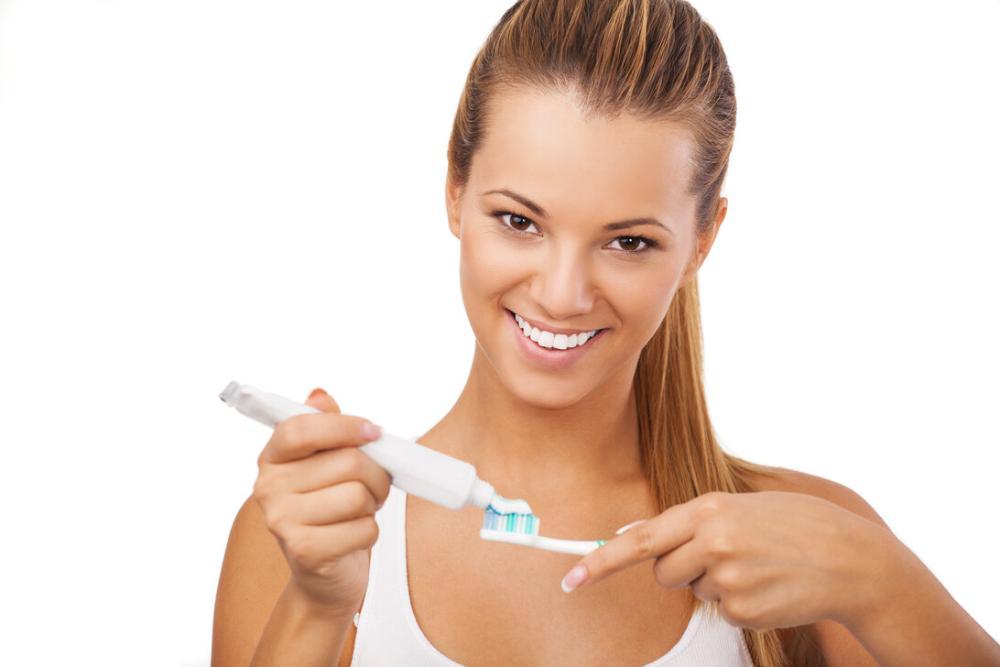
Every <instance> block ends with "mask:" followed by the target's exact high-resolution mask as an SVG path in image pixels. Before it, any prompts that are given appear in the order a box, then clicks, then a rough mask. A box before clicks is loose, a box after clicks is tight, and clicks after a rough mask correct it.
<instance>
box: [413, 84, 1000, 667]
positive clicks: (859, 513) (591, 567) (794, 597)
mask: <svg viewBox="0 0 1000 667" xmlns="http://www.w3.org/2000/svg"><path fill="white" fill-rule="evenodd" d="M493 104H494V105H495V106H494V113H493V115H492V116H491V121H490V126H489V128H488V132H487V136H486V138H485V141H484V143H483V145H482V147H481V149H480V150H479V151H478V152H477V153H476V155H475V158H474V160H473V164H472V167H471V173H470V177H469V181H468V183H467V184H466V186H465V187H464V189H460V188H458V187H456V186H455V184H453V183H450V182H449V183H446V188H445V196H446V207H447V212H448V224H449V228H450V230H451V232H452V234H453V235H454V236H455V237H456V238H457V239H459V241H460V252H461V289H462V298H463V301H464V305H465V308H466V311H467V313H468V316H469V321H470V324H471V326H472V328H473V331H474V332H475V337H476V346H475V350H474V354H473V362H472V368H471V371H470V374H469V378H468V381H467V383H466V386H465V387H464V389H463V391H462V393H461V395H460V396H459V398H458V400H457V401H456V403H455V405H454V407H453V408H452V409H451V410H450V411H449V413H448V414H447V415H446V416H445V417H444V418H443V419H442V420H441V421H440V422H438V423H437V424H436V425H435V426H434V427H433V428H432V429H431V430H430V431H429V432H428V433H426V434H425V435H424V436H422V437H421V438H419V440H420V442H421V443H423V444H425V445H427V446H430V447H434V448H436V449H438V450H440V451H444V452H445V453H448V454H450V455H452V456H456V457H459V458H462V459H464V460H467V461H469V462H471V463H472V464H473V465H475V466H476V468H477V470H478V472H479V475H480V477H481V478H483V479H487V480H490V481H491V483H493V484H494V485H495V486H496V487H497V489H498V491H499V492H500V493H502V494H505V495H507V496H508V497H521V498H526V499H530V502H531V505H532V507H533V509H534V510H535V513H536V515H538V516H540V517H543V519H544V522H545V525H547V526H549V527H550V528H549V529H545V528H544V527H543V530H542V532H543V533H544V534H550V535H554V536H558V537H566V538H569V539H586V538H592V537H593V536H594V535H595V533H596V534H608V535H611V534H613V533H614V530H615V529H616V528H618V527H620V526H623V525H625V524H626V523H629V522H631V521H633V520H634V519H635V517H636V516H644V517H650V520H649V521H647V522H645V523H642V524H639V526H637V527H636V528H634V529H632V530H629V531H628V532H626V533H625V534H624V535H622V536H620V537H618V538H616V539H614V540H611V541H609V543H608V544H606V545H605V546H604V547H602V548H601V549H599V550H597V551H595V552H593V553H591V554H589V555H588V556H586V557H584V558H582V559H580V558H579V557H574V556H566V555H558V554H552V553H543V552H536V551H534V550H531V549H524V548H521V547H515V546H510V545H497V544H495V543H490V544H486V543H484V542H483V541H482V540H479V539H478V537H477V528H478V526H479V524H480V522H481V513H480V512H479V511H477V510H473V509H472V508H466V509H465V510H463V511H461V512H453V511H449V510H444V509H442V508H439V507H437V506H436V505H433V504H431V503H428V502H425V501H423V500H422V499H420V498H416V497H408V501H409V503H408V509H407V534H408V544H407V554H408V561H409V563H408V567H409V574H410V586H411V591H410V594H411V600H412V606H413V609H414V613H415V615H416V617H417V620H418V623H419V625H420V626H421V628H422V630H423V632H424V634H425V635H426V636H427V637H428V638H429V639H430V640H431V643H432V644H433V645H434V646H435V647H437V648H438V650H440V651H442V652H443V653H445V654H446V655H448V656H449V657H451V658H452V659H454V660H457V661H460V662H462V663H464V664H481V663H484V662H489V661H490V660H494V661H496V660H500V661H501V662H504V663H507V662H511V663H532V664H547V663H549V662H570V663H572V664H602V663H604V662H606V661H607V660H608V659H611V658H614V659H615V660H618V661H620V662H622V663H623V664H625V663H628V664H633V663H635V664H641V663H643V662H646V661H650V660H653V659H655V658H657V657H659V656H660V655H662V654H663V653H665V652H666V651H667V650H668V649H669V648H670V647H671V646H673V645H674V644H675V643H676V641H677V640H678V639H679V637H680V634H681V633H682V632H683V630H684V628H685V626H686V625H687V622H688V619H689V617H690V601H691V598H690V595H691V594H693V595H695V596H697V597H699V598H701V599H706V600H709V599H710V600H719V601H720V603H721V610H722V611H723V614H724V615H728V618H729V619H730V621H731V622H732V623H733V624H734V625H740V626H743V627H756V628H790V629H791V631H789V630H784V631H782V637H783V639H784V640H785V641H786V642H788V641H790V640H791V638H792V637H793V636H794V634H795V633H796V632H797V633H801V634H802V635H804V636H806V637H808V638H809V639H810V640H811V641H813V642H814V643H815V645H816V646H817V647H818V648H819V650H820V652H821V653H822V654H823V657H824V658H825V660H826V661H827V663H828V664H831V665H865V664H878V663H876V658H878V661H879V662H880V663H881V664H907V665H915V664H942V663H941V662H940V661H941V660H942V659H944V658H945V656H947V660H951V661H954V660H955V658H956V655H957V653H956V652H959V653H960V652H962V651H964V652H965V654H964V655H963V658H964V660H960V662H963V664H991V663H992V662H993V661H995V660H997V657H998V656H1000V647H998V646H997V644H996V643H995V642H994V641H993V640H992V639H991V638H990V637H989V636H988V635H987V634H986V633H985V632H984V631H983V630H982V628H980V627H979V626H978V625H977V624H976V623H975V621H974V620H973V619H972V618H971V617H969V616H968V615H967V614H966V613H965V612H964V610H962V609H961V607H959V606H958V605H957V604H956V603H955V601H954V600H953V599H952V598H951V596H950V595H948V594H947V591H945V590H944V588H943V586H941V585H940V582H938V581H937V580H936V579H935V578H934V577H933V575H932V574H931V573H930V572H929V570H927V568H926V567H924V566H923V564H922V563H921V562H920V561H919V559H918V558H916V556H915V555H914V554H913V553H912V552H910V551H909V550H908V549H907V548H906V547H905V546H904V545H902V543H901V542H899V540H898V539H896V538H895V536H894V535H893V534H892V533H891V531H890V530H889V529H888V526H886V524H885V522H884V521H882V519H881V517H879V516H878V514H877V513H875V511H874V509H872V508H871V507H870V506H869V505H868V504H867V503H866V502H865V501H864V500H863V499H862V498H861V497H860V496H859V495H858V494H856V493H854V492H853V491H852V490H850V489H848V488H847V487H845V486H842V485H840V484H837V483H835V482H832V481H830V480H826V479H823V478H821V477H817V476H813V475H807V474H805V473H801V472H798V471H793V470H788V469H774V471H775V472H776V473H777V474H776V476H775V477H774V478H773V479H770V480H764V479H762V480H759V486H758V487H757V488H760V489H761V491H759V492H757V493H750V494H722V493H716V494H706V495H705V496H702V497H700V498H698V499H695V500H693V501H691V502H689V503H686V504H684V505H682V506H678V507H674V508H670V510H668V511H667V512H665V513H663V514H660V515H656V514H655V509H654V508H655V504H654V503H653V499H652V498H651V496H650V495H649V492H648V489H647V488H646V485H645V483H644V481H643V478H642V474H641V470H640V465H639V456H638V452H639V449H638V447H639V441H638V432H637V427H636V413H635V404H634V394H633V391H632V386H631V382H632V376H633V373H634V370H635V367H636V363H637V361H638V356H639V353H640V351H641V350H642V347H643V346H644V345H645V343H646V342H647V341H648V340H649V339H650V337H651V336H652V335H653V334H654V333H655V331H656V329H657V327H658V326H659V323H660V321H661V320H662V319H663V317H664V315H665V313H666V312H667V309H668V307H669V305H670V303H671V301H672V299H673V297H674V295H675V293H676V291H677V289H678V288H679V287H680V286H681V285H683V284H684V282H685V281H686V280H689V279H690V278H692V277H693V276H694V275H695V273H696V272H697V270H698V269H699V268H700V266H701V265H702V263H703V262H704V261H705V258H706V257H707V255H708V253H709V251H710V249H711V247H712V244H713V243H714V240H715V238H716V235H717V232H718V230H719V227H720V226H721V224H722V221H723V219H724V218H725V214H726V210H727V201H726V199H725V198H722V200H721V206H720V209H719V213H718V216H717V218H716V219H715V220H714V221H713V224H712V226H711V228H710V229H709V230H708V231H707V232H705V233H703V234H700V235H699V234H697V233H696V230H695V221H694V215H695V206H696V201H695V199H694V198H693V197H692V196H690V195H689V194H688V193H687V192H686V190H685V188H686V184H687V183H688V180H689V177H690V162H689V160H690V156H691V155H692V151H693V144H692V143H691V140H690V137H689V136H688V135H687V134H686V133H685V131H684V130H683V129H682V128H681V127H680V126H678V125H674V124H672V123H666V122H660V123H652V122H649V121H643V120H639V119H635V118H632V117H629V116H627V115H625V116H620V117H618V118H616V119H613V120H611V119H607V118H596V117H595V118H589V119H588V118H585V117H584V116H583V115H582V113H581V111H580V107H579V105H578V104H577V103H576V99H575V98H574V96H573V95H572V94H571V93H568V92H557V91H540V90H533V89H525V88H520V89H507V90H504V91H502V92H501V94H500V95H498V96H496V97H494V99H493ZM503 188H506V189H509V190H511V191H514V192H516V193H518V194H519V195H522V196H524V197H527V198H528V199H530V200H531V201H532V202H534V203H535V204H537V205H539V206H541V207H542V208H543V209H544V210H545V213H546V215H541V214H540V213H538V212H533V211H532V210H531V209H530V207H529V206H527V205H525V204H524V203H523V202H519V201H515V199H513V198H511V197H508V196H506V195H503V194H495V193H494V194H482V193H484V192H486V191H489V190H493V189H503ZM507 213H510V214H513V215H506V214H507ZM636 217H653V218H656V219H658V220H659V221H661V222H662V223H663V224H664V225H665V226H666V227H667V228H669V231H668V230H667V229H663V228H661V227H657V226H641V227H634V228H630V229H626V230H617V231H611V232H609V231H604V230H603V229H602V226H603V224H604V223H606V222H610V221H618V220H624V219H629V218H636ZM512 229H516V230H521V233H520V234H518V233H516V232H512ZM630 234H631V235H633V236H627V235H630ZM623 235H626V236H623ZM635 235H641V236H644V237H647V238H648V239H651V240H653V241H655V242H656V243H657V245H656V246H655V247H649V246H647V245H646V244H645V243H644V242H642V241H638V240H636V239H635ZM627 250H639V251H640V252H639V253H637V254H629V253H627V252H626V251H627ZM506 308H509V309H511V310H513V311H515V312H517V313H519V314H521V315H523V316H526V317H528V318H529V319H534V320H539V321H544V322H546V323H550V324H553V325H555V326H559V327H565V328H570V329H578V330H589V329H595V328H603V327H607V328H609V331H607V332H606V333H605V334H604V337H605V339H604V340H602V341H600V343H601V345H599V346H595V347H594V349H592V350H591V351H589V352H587V353H586V354H585V355H584V356H583V357H582V358H581V359H580V360H579V361H578V362H577V363H576V364H574V365H572V366H570V367H569V368H566V369H561V370H550V369H546V368H543V367H540V366H538V365H536V364H533V363H532V362H531V361H530V360H528V359H527V358H526V357H525V355H524V354H523V352H522V351H521V350H520V349H519V348H518V346H517V345H515V344H514V343H515V342H516V341H515V340H514V339H512V337H511V331H510V328H511V324H510V322H509V321H508V320H507V318H508V317H509V315H508V314H507V312H506V310H505V309H506ZM567 490H571V491H570V492H569V494H568V495H569V497H570V498H571V502H566V497H567ZM515 491H516V493H515ZM612 498H613V499H615V500H614V502H609V501H608V499H612ZM442 533H444V534H442ZM574 562H579V563H581V564H582V565H583V566H584V567H585V569H586V570H588V582H589V583H585V584H583V585H582V586H581V587H580V588H578V589H577V590H576V591H574V592H573V593H572V594H571V595H569V596H567V595H566V593H564V592H563V591H562V590H561V589H560V587H558V586H556V585H555V584H556V580H557V579H559V578H561V574H562V573H566V572H567V571H568V570H569V569H570V566H572V565H573V564H574ZM490 571H494V572H517V573H518V581H519V583H518V585H517V586H516V587H515V589H514V590H513V591H512V590H511V587H510V585H509V584H504V583H503V582H501V583H500V584H498V583H497V582H493V581H487V580H485V579H486V578H484V577H482V574H481V573H482V572H490ZM556 572H560V575H556V574H555V573H556ZM893 600H906V601H913V602H917V601H919V602H920V604H921V605H923V606H920V607H918V608H917V611H915V612H909V613H904V612H903V611H902V609H903V605H901V604H898V603H897V604H895V605H894V604H893V602H891V601H893ZM484 616H485V617H493V618H504V619H505V622H504V624H490V625H487V626H485V629H484V624H482V623H481V620H480V619H482V618H483V617H484ZM650 619H653V621H654V623H653V624H652V625H650ZM931 619H933V620H931ZM930 626H933V627H930ZM609 627H613V628H614V631H613V632H609V631H608V628H609ZM942 627H943V628H947V634H946V633H942V631H941V630H940V628H942ZM949 634H950V636H949ZM956 637H962V638H964V644H963V645H962V646H961V647H958V646H956V643H955V638H956ZM935 638H936V639H935ZM936 642H937V643H936ZM567 651H569V652H570V653H569V654H568V653H567ZM935 660H937V661H938V662H935Z"/></svg>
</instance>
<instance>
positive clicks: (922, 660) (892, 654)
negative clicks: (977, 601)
mask: <svg viewBox="0 0 1000 667" xmlns="http://www.w3.org/2000/svg"><path fill="white" fill-rule="evenodd" d="M887 532H888V531H887ZM889 538H890V539H891V540H892V541H893V543H894V546H895V549H892V550H890V551H889V553H890V554H893V555H890V556H889V558H888V559H887V566H888V568H887V571H886V576H885V578H884V579H883V582H884V584H883V586H882V589H881V591H880V597H882V599H883V600H884V601H885V602H884V603H883V604H879V605H877V606H871V607H869V608H866V609H859V610H858V612H857V614H856V615H855V616H854V617H853V618H851V619H847V620H846V621H845V626H846V627H848V628H849V629H850V631H851V633H852V634H854V636H855V637H857V638H858V640H859V641H860V642H861V643H862V644H864V645H865V647H866V648H867V649H868V651H869V652H870V653H871V654H872V655H873V656H875V658H876V659H877V660H878V662H879V664H881V665H887V666H890V667H892V666H895V665H945V664H950V665H968V666H969V667H974V666H978V665H982V667H989V666H990V665H994V666H995V665H1000V645H998V644H997V643H996V642H995V641H994V640H993V639H992V638H991V637H990V636H989V634H987V633H986V631H985V630H983V628H982V627H981V626H980V625H979V624H978V623H976V621H975V620H974V619H973V618H972V617H971V616H970V615H969V614H968V613H967V612H966V611H965V610H964V609H962V607H961V606H960V605H959V604H958V602H956V601H955V599H954V598H953V597H952V596H951V595H950V594H949V593H948V591H947V589H946V588H945V587H944V585H942V584H941V582H940V581H938V579H937V578H936V577H935V576H934V574H933V573H932V572H931V571H930V570H929V569H928V568H927V567H926V566H925V565H924V564H923V563H922V562H921V561H920V559H919V558H917V556H916V554H914V553H913V552H912V551H910V549H909V548H907V547H906V545H904V544H903V543H902V542H900V541H899V540H897V539H896V538H895V536H893V535H892V534H891V533H890V534H889Z"/></svg>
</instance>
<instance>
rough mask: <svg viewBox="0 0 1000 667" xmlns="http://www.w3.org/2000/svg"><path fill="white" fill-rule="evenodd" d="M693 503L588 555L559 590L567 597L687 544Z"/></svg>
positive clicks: (692, 522) (639, 526)
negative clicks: (582, 588) (589, 584)
mask: <svg viewBox="0 0 1000 667" xmlns="http://www.w3.org/2000/svg"><path fill="white" fill-rule="evenodd" d="M694 500H697V498H695V499H694ZM694 500H692V501H688V502H686V503H681V504H679V505H674V506H673V507H670V508H669V509H667V510H666V511H664V512H663V513H661V514H659V515H657V516H655V517H653V518H652V519H648V520H646V521H643V522H642V523H639V524H637V525H636V526H634V527H633V528H631V529H630V530H628V532H626V533H624V534H622V535H619V536H617V537H615V538H612V539H611V540H608V542H607V543H606V544H604V545H603V546H601V547H599V548H597V549H595V550H594V551H591V552H590V553H589V554H587V555H586V556H584V557H583V558H581V559H580V560H579V561H578V562H577V564H576V565H575V566H574V567H573V568H572V569H571V570H570V571H569V572H568V573H567V574H566V576H565V577H564V578H563V581H562V588H563V590H564V591H566V592H567V593H568V592H570V591H572V590H573V589H574V588H578V587H579V586H582V585H583V584H584V583H596V582H598V581H600V580H601V579H604V578H605V577H607V576H608V575H610V574H613V573H614V572H618V571H619V570H623V569H625V568H627V567H630V566H632V565H635V564H636V563H639V562H641V561H644V560H646V559H649V558H654V557H656V556H659V555H660V554H663V553H665V552H667V551H671V550H673V549H676V548H677V547H679V546H680V545H682V544H684V543H685V542H688V541H690V540H691V539H692V538H693V537H694V528H695V523H696V521H695V518H696V517H695V511H696V509H697V507H696V505H695V503H694ZM578 568H579V569H578Z"/></svg>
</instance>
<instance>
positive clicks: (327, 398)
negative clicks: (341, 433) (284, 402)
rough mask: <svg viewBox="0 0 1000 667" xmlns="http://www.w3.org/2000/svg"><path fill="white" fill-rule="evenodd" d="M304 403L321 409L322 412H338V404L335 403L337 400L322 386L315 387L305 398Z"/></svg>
mask: <svg viewBox="0 0 1000 667" xmlns="http://www.w3.org/2000/svg"><path fill="white" fill-rule="evenodd" d="M306 405H309V406H311V407H314V408H316V409H317V410H322V411H323V412H340V406H339V405H337V401H335V400H333V396H331V395H330V394H328V393H326V390H324V389H323V388H322V387H316V388H315V389H313V390H312V392H311V393H310V394H309V398H307V399H306Z"/></svg>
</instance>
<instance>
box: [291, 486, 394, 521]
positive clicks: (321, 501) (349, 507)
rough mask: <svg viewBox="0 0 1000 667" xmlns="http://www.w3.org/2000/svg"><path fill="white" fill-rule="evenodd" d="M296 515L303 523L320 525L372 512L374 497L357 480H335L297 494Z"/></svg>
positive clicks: (347, 519) (373, 511)
mask: <svg viewBox="0 0 1000 667" xmlns="http://www.w3.org/2000/svg"><path fill="white" fill-rule="evenodd" d="M295 502H296V504H297V505H298V509H297V512H298V519H299V521H301V522H302V523H303V524H305V525H309V526H323V525H327V524H331V523H338V522H342V521H349V520H350V519H357V518H358V517H362V516H369V515H372V514H374V513H375V510H376V504H377V503H376V500H375V496H373V495H372V493H371V491H369V490H368V487H367V486H365V485H364V484H362V483H361V482H359V481H357V480H352V481H349V482H344V483H342V484H337V485H336V486H330V487H327V488H325V489H320V490H318V491H312V492H310V493H303V494H301V495H299V496H298V497H297V498H296V501H295Z"/></svg>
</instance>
